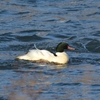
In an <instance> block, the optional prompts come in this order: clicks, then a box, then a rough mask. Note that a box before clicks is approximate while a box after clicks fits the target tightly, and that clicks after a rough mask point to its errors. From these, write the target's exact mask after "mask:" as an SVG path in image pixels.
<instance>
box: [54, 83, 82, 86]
mask: <svg viewBox="0 0 100 100" xmlns="http://www.w3.org/2000/svg"><path fill="white" fill-rule="evenodd" d="M53 85H55V86H80V85H81V83H53Z"/></svg>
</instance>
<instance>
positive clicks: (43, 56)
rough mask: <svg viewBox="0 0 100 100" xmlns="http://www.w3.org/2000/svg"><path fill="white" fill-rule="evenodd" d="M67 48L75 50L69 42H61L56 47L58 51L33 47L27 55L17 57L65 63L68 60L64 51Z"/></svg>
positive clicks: (35, 60)
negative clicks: (52, 51)
mask: <svg viewBox="0 0 100 100" xmlns="http://www.w3.org/2000/svg"><path fill="white" fill-rule="evenodd" d="M65 49H69V50H74V48H72V47H70V46H69V45H68V44H67V43H65V42H61V43H59V44H58V45H57V47H56V53H51V52H50V51H48V50H40V49H37V48H36V49H33V50H29V52H28V53H27V54H25V55H22V56H18V57H17V59H22V60H30V61H34V62H50V63H52V62H53V63H56V64H65V63H67V62H68V60H69V58H68V55H67V54H66V53H65V52H64V50H65Z"/></svg>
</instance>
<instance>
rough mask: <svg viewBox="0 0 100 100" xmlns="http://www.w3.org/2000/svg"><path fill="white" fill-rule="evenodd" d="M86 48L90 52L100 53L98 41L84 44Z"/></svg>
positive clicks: (99, 42)
mask: <svg viewBox="0 0 100 100" xmlns="http://www.w3.org/2000/svg"><path fill="white" fill-rule="evenodd" d="M86 48H87V49H88V50H89V51H91V52H97V53H100V41H98V40H92V41H90V42H89V43H87V44H86Z"/></svg>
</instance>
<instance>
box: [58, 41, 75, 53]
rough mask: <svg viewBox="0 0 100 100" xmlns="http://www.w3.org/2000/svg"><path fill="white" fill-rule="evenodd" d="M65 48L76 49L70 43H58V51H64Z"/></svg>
mask: <svg viewBox="0 0 100 100" xmlns="http://www.w3.org/2000/svg"><path fill="white" fill-rule="evenodd" d="M65 49H67V50H75V48H72V47H71V46H69V44H68V43H65V42H61V43H59V44H58V45H57V47H56V52H63V51H64V50H65Z"/></svg>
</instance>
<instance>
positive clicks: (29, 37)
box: [16, 35, 46, 42]
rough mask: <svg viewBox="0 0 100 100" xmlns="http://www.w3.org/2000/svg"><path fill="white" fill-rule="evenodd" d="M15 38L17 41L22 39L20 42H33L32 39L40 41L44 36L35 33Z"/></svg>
mask: <svg viewBox="0 0 100 100" xmlns="http://www.w3.org/2000/svg"><path fill="white" fill-rule="evenodd" d="M16 39H17V40H18V41H22V42H29V41H30V42H32V41H33V42H34V41H42V40H44V39H46V38H42V37H39V36H37V35H32V36H16Z"/></svg>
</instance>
